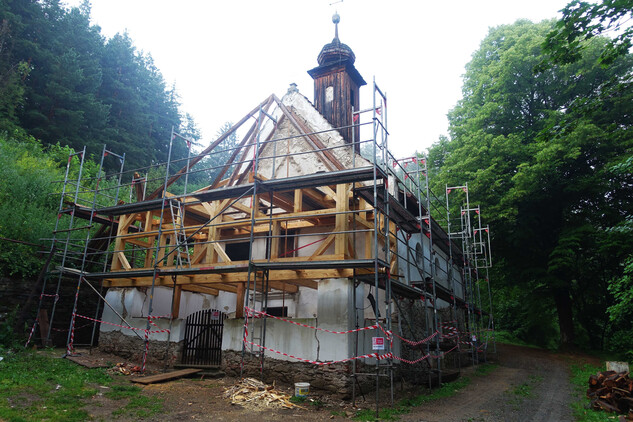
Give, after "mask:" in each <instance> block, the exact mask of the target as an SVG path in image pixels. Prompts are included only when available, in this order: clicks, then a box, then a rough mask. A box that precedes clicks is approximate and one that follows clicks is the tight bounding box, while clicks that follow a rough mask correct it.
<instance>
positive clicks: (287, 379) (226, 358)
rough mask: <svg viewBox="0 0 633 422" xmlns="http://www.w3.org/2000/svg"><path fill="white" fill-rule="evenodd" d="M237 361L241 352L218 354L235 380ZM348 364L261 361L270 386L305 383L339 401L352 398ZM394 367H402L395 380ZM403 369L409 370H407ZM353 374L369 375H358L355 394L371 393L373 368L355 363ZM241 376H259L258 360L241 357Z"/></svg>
mask: <svg viewBox="0 0 633 422" xmlns="http://www.w3.org/2000/svg"><path fill="white" fill-rule="evenodd" d="M241 359H242V354H241V352H236V351H233V350H228V351H224V352H223V353H222V370H223V371H224V372H225V373H226V374H227V375H228V376H233V377H239V376H240V365H241ZM352 365H353V363H352V362H346V363H337V364H332V365H314V364H311V363H304V362H289V361H282V360H278V359H274V358H270V357H266V359H265V360H264V382H266V383H272V382H273V381H274V382H276V383H282V384H287V385H289V386H292V385H293V384H294V383H295V382H309V383H310V388H311V389H316V390H321V391H325V392H327V393H329V394H334V395H338V396H340V397H341V398H342V399H348V398H350V397H351V396H352V387H353V385H352V383H353V378H352V376H351V375H352ZM398 366H402V365H396V368H395V371H396V372H395V373H396V377H397V379H400V378H401V375H398V369H399V368H398ZM407 369H409V370H410V368H407ZM383 371H384V370H383ZM356 372H357V373H364V374H372V375H370V376H364V375H360V376H358V383H357V384H356V388H357V390H356V392H357V394H359V390H358V388H359V387H360V389H361V390H362V391H363V392H368V391H373V390H374V389H375V387H376V378H375V377H374V376H373V374H374V373H375V372H376V366H375V365H366V364H364V363H362V362H360V361H357V362H356ZM404 372H406V371H404ZM243 376H248V377H256V378H259V377H260V360H259V358H258V357H256V356H254V355H252V354H250V353H246V354H245V355H244V373H243ZM380 381H381V386H388V385H389V378H387V377H380Z"/></svg>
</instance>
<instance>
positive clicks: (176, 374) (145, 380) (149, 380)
mask: <svg viewBox="0 0 633 422" xmlns="http://www.w3.org/2000/svg"><path fill="white" fill-rule="evenodd" d="M198 372H202V369H200V368H187V369H180V370H178V371H171V372H165V373H164V374H158V375H151V376H149V377H140V378H131V379H130V382H135V383H137V384H145V385H147V384H155V383H157V382H163V381H169V380H173V379H177V378H182V377H186V376H187V375H193V374H197V373H198Z"/></svg>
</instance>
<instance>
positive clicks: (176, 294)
mask: <svg viewBox="0 0 633 422" xmlns="http://www.w3.org/2000/svg"><path fill="white" fill-rule="evenodd" d="M181 295H182V286H181V285H180V284H177V285H175V286H174V307H173V308H172V310H171V317H172V319H175V318H178V313H179V312H180V296H181Z"/></svg>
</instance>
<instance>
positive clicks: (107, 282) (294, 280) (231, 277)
mask: <svg viewBox="0 0 633 422" xmlns="http://www.w3.org/2000/svg"><path fill="white" fill-rule="evenodd" d="M353 275H354V271H353V270H352V269H351V268H345V269H333V268H326V269H319V270H271V271H270V272H269V280H270V281H280V282H285V283H289V284H294V285H297V286H304V287H309V288H311V289H316V288H317V286H318V282H316V281H314V280H319V279H325V278H348V277H352V276H353ZM188 278H189V279H185V277H180V278H179V279H178V280H177V281H176V284H177V285H201V284H202V285H207V286H208V287H213V288H218V290H225V289H227V288H229V287H230V288H232V289H231V290H233V292H236V291H237V289H236V287H235V286H233V284H235V283H244V282H245V281H246V278H247V274H246V273H245V272H244V273H225V274H200V275H194V276H190V277H188ZM181 279H182V280H181ZM151 285H152V277H138V278H134V279H131V278H116V279H107V278H106V279H104V280H103V286H104V287H144V286H151ZM173 285H174V283H173V281H172V280H171V278H169V279H166V278H165V277H159V278H157V279H156V286H166V287H172V286H173ZM227 291H230V290H227Z"/></svg>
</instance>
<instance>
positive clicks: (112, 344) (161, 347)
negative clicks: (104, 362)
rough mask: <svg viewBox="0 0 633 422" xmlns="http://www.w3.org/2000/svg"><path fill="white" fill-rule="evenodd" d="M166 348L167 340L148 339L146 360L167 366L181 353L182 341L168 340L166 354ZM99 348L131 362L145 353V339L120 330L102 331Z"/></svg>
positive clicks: (177, 358)
mask: <svg viewBox="0 0 633 422" xmlns="http://www.w3.org/2000/svg"><path fill="white" fill-rule="evenodd" d="M166 348H167V342H165V341H151V340H150V342H149V352H148V354H147V362H148V363H155V364H161V365H165V364H167V365H168V366H173V365H174V364H175V363H178V362H179V361H180V357H181V353H182V342H178V343H176V342H173V341H172V342H170V346H169V353H168V354H167V356H166V352H167V350H166ZM99 350H101V351H103V352H105V353H111V354H113V355H116V356H120V357H122V358H125V359H129V360H131V361H133V362H141V361H142V359H143V354H144V353H145V341H144V340H142V339H140V338H138V337H137V336H128V335H125V334H123V333H121V332H120V331H109V332H102V333H101V335H100V337H99ZM166 357H167V359H166Z"/></svg>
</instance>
